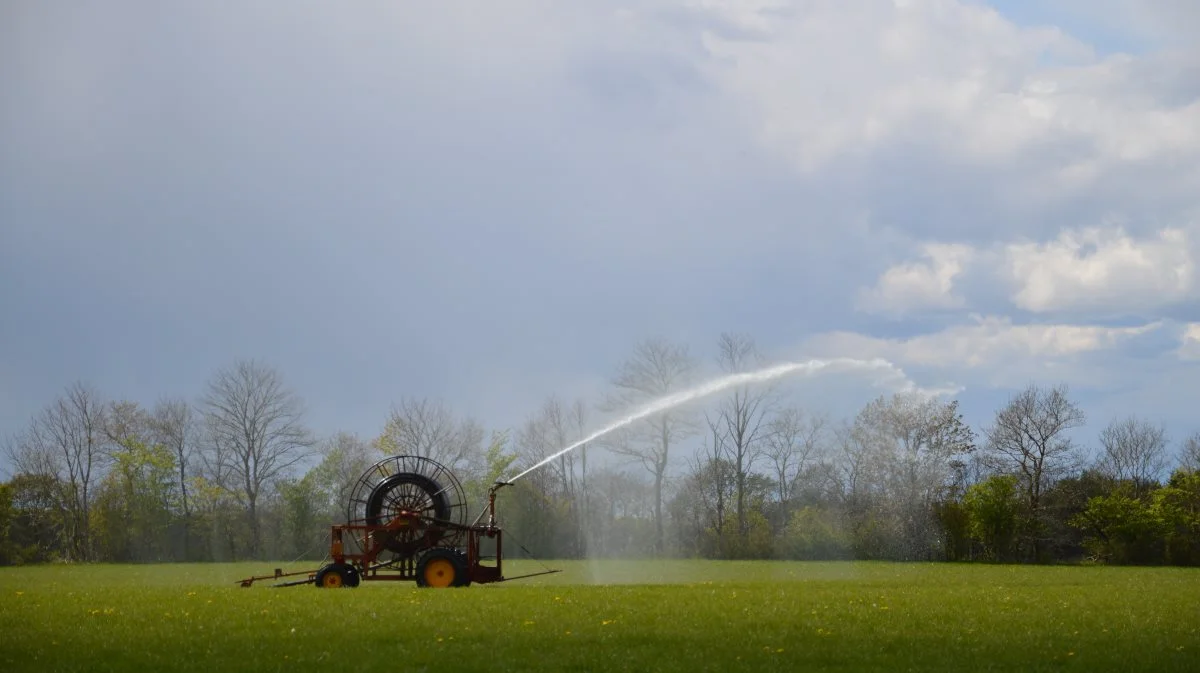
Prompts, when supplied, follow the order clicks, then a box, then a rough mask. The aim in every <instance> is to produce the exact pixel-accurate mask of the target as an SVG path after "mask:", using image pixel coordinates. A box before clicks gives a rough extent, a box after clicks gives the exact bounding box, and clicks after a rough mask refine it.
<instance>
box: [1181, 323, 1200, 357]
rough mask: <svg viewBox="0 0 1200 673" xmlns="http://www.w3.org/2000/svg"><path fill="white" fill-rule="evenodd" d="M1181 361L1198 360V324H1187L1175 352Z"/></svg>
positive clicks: (1199, 326)
mask: <svg viewBox="0 0 1200 673" xmlns="http://www.w3.org/2000/svg"><path fill="white" fill-rule="evenodd" d="M1175 352H1176V354H1177V355H1178V356H1179V358H1180V359H1181V360H1200V322H1193V323H1188V324H1187V325H1186V326H1185V327H1184V331H1183V334H1181V335H1180V336H1179V348H1178V349H1177V350H1176V351H1175Z"/></svg>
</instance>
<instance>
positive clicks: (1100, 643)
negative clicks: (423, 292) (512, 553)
mask: <svg viewBox="0 0 1200 673" xmlns="http://www.w3.org/2000/svg"><path fill="white" fill-rule="evenodd" d="M551 565H553V566H554V567H559V568H563V569H564V572H562V573H560V574H556V575H549V576H545V577H539V578H532V579H527V580H519V581H514V582H509V583H502V584H496V585H487V586H478V585H477V586H472V587H469V588H465V589H417V588H415V587H414V586H413V585H411V584H407V583H399V584H397V583H383V582H376V583H370V582H365V583H363V585H362V586H361V587H359V588H357V589H336V590H319V589H315V588H313V587H311V586H298V587H291V588H285V589H274V588H270V587H269V584H270V582H267V583H263V584H262V585H261V586H260V585H255V586H254V587H251V588H248V589H244V588H240V587H238V586H236V585H235V584H234V582H235V580H237V579H240V578H242V577H245V576H248V575H251V574H260V573H269V572H271V569H272V568H273V567H275V564H270V563H266V564H251V565H246V564H238V565H162V566H87V567H83V566H76V567H71V566H54V567H33V568H8V569H0V670H3V671H9V672H15V671H75V670H78V671H109V670H129V671H145V672H148V671H184V670H186V671H234V670H254V671H318V670H319V671H331V672H332V671H380V672H384V671H386V672H388V673H392V672H397V673H398V672H400V671H431V672H432V671H536V670H548V671H715V670H721V671H730V670H747V671H803V670H827V671H889V672H890V671H943V670H944V671H985V670H1004V671H1049V670H1055V671H1057V670H1078V671H1089V672H1095V671H1189V670H1190V671H1197V670H1200V572H1197V571H1194V570H1186V569H1173V568H1152V569H1135V568H1104V567H1084V568H1072V567H1015V566H983V565H973V566H970V565H945V564H929V565H926V564H888V563H768V562H762V563H756V562H745V563H742V562H679V561H666V562H637V563H635V562H602V563H584V562H578V563H557V564H551ZM288 567H289V569H297V570H299V569H303V568H304V566H303V565H298V566H288ZM536 569H537V568H536V567H534V566H531V565H522V564H518V563H512V564H506V574H508V575H510V576H512V575H516V574H519V573H521V572H529V571H532V570H536Z"/></svg>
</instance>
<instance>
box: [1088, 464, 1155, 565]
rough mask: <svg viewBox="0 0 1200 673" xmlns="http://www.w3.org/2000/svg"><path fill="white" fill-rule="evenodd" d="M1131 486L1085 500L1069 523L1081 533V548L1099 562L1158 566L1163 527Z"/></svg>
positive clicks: (1149, 505)
mask: <svg viewBox="0 0 1200 673" xmlns="http://www.w3.org/2000/svg"><path fill="white" fill-rule="evenodd" d="M1135 493H1136V490H1135V488H1134V487H1133V486H1132V484H1129V483H1124V484H1122V486H1121V487H1120V488H1118V489H1117V490H1116V491H1114V492H1113V493H1110V494H1109V495H1102V496H1097V497H1094V498H1091V499H1090V500H1088V504H1087V507H1086V508H1085V509H1084V510H1083V512H1081V513H1080V514H1079V515H1077V516H1076V517H1075V518H1074V519H1073V520H1072V523H1074V524H1075V525H1076V526H1078V527H1079V528H1081V529H1083V530H1084V531H1085V537H1084V545H1085V546H1086V547H1087V548H1088V549H1089V550H1090V551H1091V552H1092V553H1093V554H1094V555H1095V556H1096V557H1097V558H1098V559H1100V560H1102V561H1105V562H1109V563H1115V564H1122V565H1125V564H1154V563H1161V562H1162V560H1163V558H1164V555H1163V551H1164V550H1163V538H1164V533H1166V526H1165V525H1164V522H1163V520H1162V518H1161V517H1160V516H1159V512H1157V511H1156V510H1155V508H1154V507H1152V506H1151V504H1150V503H1149V502H1147V501H1146V500H1144V499H1142V498H1138V497H1137V496H1136V495H1135Z"/></svg>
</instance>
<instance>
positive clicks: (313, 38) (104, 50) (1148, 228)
mask: <svg viewBox="0 0 1200 673" xmlns="http://www.w3.org/2000/svg"><path fill="white" fill-rule="evenodd" d="M1047 1H1048V2H1051V3H1054V5H1055V9H1056V11H1058V10H1061V11H1062V12H1064V13H1065V12H1067V9H1070V11H1071V12H1074V11H1078V12H1079V13H1080V15H1081V16H1084V17H1085V18H1087V19H1088V21H1082V22H1077V23H1074V24H1071V23H1063V24H1062V27H1061V28H1058V27H1054V26H1050V25H1041V24H1039V22H1038V21H1017V20H1015V19H1013V18H1012V14H1013V11H1012V8H1011V7H1007V6H1004V5H998V6H997V7H998V9H993V8H990V7H987V6H985V5H984V4H983V3H979V2H974V1H971V2H956V1H953V0H907V1H899V0H897V1H892V0H862V1H856V2H839V1H834V0H811V1H808V0H806V1H804V2H799V1H796V2H785V1H782V0H778V1H767V0H760V1H753V2H741V1H737V0H695V1H687V0H677V1H675V0H673V1H671V2H665V1H658V0H646V1H645V2H636V3H635V2H621V3H617V4H616V5H613V4H611V3H603V4H601V3H550V4H547V3H544V2H529V1H524V0H514V2H509V3H505V4H504V5H503V6H501V5H498V4H496V3H473V4H471V5H469V6H464V5H461V4H450V3H425V4H421V5H413V6H409V5H405V6H404V7H403V8H399V7H397V6H396V5H395V4H394V3H380V2H375V3H364V4H361V5H357V6H356V7H355V8H354V9H353V10H347V9H346V8H345V7H340V6H339V7H336V8H331V7H328V6H325V5H322V4H320V3H313V2H300V3H288V5H287V11H284V12H280V11H279V10H278V9H277V8H274V7H270V6H266V7H264V6H256V7H253V8H244V9H243V10H241V11H239V12H237V13H230V12H229V11H227V10H225V9H219V8H212V7H209V6H205V5H196V6H193V7H191V8H188V9H185V10H172V14H171V15H169V16H168V15H167V14H166V13H165V11H164V10H160V9H154V8H153V7H141V8H138V9H136V10H122V9H112V8H87V7H85V8H80V9H79V10H77V11H75V13H74V14H73V15H72V17H73V19H72V20H71V21H64V20H63V16H62V15H61V13H59V12H56V11H55V10H52V9H48V8H47V7H46V6H44V5H42V4H36V3H28V4H27V5H26V6H25V8H24V9H22V10H21V11H20V12H13V13H10V14H12V15H13V17H14V18H13V20H11V21H0V79H3V81H5V83H6V85H7V87H6V91H7V92H8V93H9V94H10V95H8V96H6V97H4V99H3V100H2V101H0V221H3V222H5V223H6V224H7V223H11V226H10V227H8V228H6V229H5V230H4V231H3V233H2V234H0V235H2V236H3V239H4V240H3V245H0V287H4V288H18V289H17V290H16V291H15V292H13V293H10V295H8V296H4V297H3V298H2V299H3V300H4V305H5V309H6V310H5V316H6V318H8V319H6V320H3V321H0V342H4V343H5V344H6V346H7V350H6V355H4V356H0V371H3V372H4V377H2V378H0V398H6V399H10V400H15V401H16V404H14V405H0V407H3V408H2V409H0V435H2V434H4V432H6V431H8V430H9V429H11V428H14V427H16V426H18V425H19V424H21V423H23V422H24V420H25V419H26V418H27V416H28V413H30V412H32V411H33V410H34V409H36V407H37V406H39V405H40V404H42V403H44V402H45V401H48V400H49V399H51V397H52V395H53V394H55V393H56V392H57V389H58V388H59V387H60V386H62V385H65V384H67V383H69V382H70V381H72V380H74V379H75V378H77V377H80V378H85V379H87V380H89V381H91V382H94V383H95V384H96V385H98V386H99V387H100V388H102V389H105V390H106V391H109V392H111V394H112V395H113V396H121V397H130V398H136V399H143V400H153V399H154V398H155V397H156V396H157V395H158V394H159V393H160V392H162V391H170V392H177V393H179V394H187V395H190V394H193V393H194V392H196V391H197V390H198V388H199V387H200V385H201V384H202V382H203V381H204V379H205V378H207V376H209V375H210V374H211V370H212V369H213V368H214V367H216V366H220V365H222V364H224V363H227V362H229V361H231V360H232V359H234V358H237V357H250V356H262V355H266V356H270V357H271V359H272V361H273V362H276V363H277V364H278V365H279V367H280V368H281V371H282V372H283V373H284V375H285V376H286V377H287V378H288V380H289V381H295V382H296V385H297V387H299V388H300V389H301V390H300V392H301V393H302V394H304V395H305V396H306V398H307V399H308V400H309V402H310V406H311V407H312V409H314V424H315V425H317V426H318V428H319V429H321V430H323V431H324V430H332V429H339V428H350V429H354V430H358V431H360V432H363V433H364V434H365V433H372V432H376V431H377V430H378V424H379V423H380V422H381V418H382V417H381V413H382V412H384V411H386V407H387V405H388V403H389V402H390V401H391V400H393V399H395V398H398V397H399V396H400V395H418V396H419V395H433V396H439V397H443V398H446V399H448V400H451V401H452V402H453V403H454V404H455V405H457V406H458V407H459V408H461V409H462V410H463V411H465V412H470V413H474V414H477V415H479V416H480V417H481V419H482V420H483V421H484V422H486V423H488V424H489V425H494V426H498V427H501V426H505V425H509V424H512V423H513V422H515V421H519V419H520V418H522V417H523V416H524V415H525V414H526V413H528V412H529V411H531V410H533V409H536V407H537V405H538V403H539V402H540V400H541V399H543V398H544V396H546V395H548V394H551V393H554V392H559V393H561V394H564V395H570V394H573V393H575V392H578V393H579V394H585V395H590V394H592V392H593V391H594V390H598V389H603V388H604V387H605V385H606V384H605V383H604V382H605V380H606V378H607V376H608V375H609V374H611V372H612V371H613V369H614V368H615V366H616V364H617V363H618V362H619V361H620V359H621V358H622V357H623V356H624V355H625V349H626V348H628V347H629V346H630V345H631V344H632V343H633V342H635V341H636V340H637V339H640V338H643V337H645V336H647V335H650V334H656V333H665V334H666V335H668V336H670V337H672V338H678V339H681V340H686V341H688V342H690V343H691V344H692V345H693V347H694V348H695V349H696V350H697V351H699V352H701V354H702V356H704V357H707V355H704V354H703V352H704V351H705V350H706V346H707V345H708V344H711V342H712V341H713V340H714V339H715V335H717V334H719V333H720V332H721V331H723V330H740V331H745V332H748V333H750V334H753V335H754V336H755V337H756V338H758V339H759V340H760V342H762V343H763V344H764V345H767V344H773V345H776V346H778V345H781V344H794V343H796V342H804V343H806V344H808V345H811V346H812V347H813V348H814V349H816V350H820V349H824V350H826V351H829V352H831V353H837V354H844V355H847V356H851V357H864V356H866V357H876V356H878V357H886V358H888V359H889V360H891V361H894V362H896V363H897V364H898V365H899V366H900V367H902V368H903V376H902V377H901V378H897V379H896V381H897V384H896V385H897V386H903V385H906V384H905V383H904V382H905V381H908V382H915V383H913V385H918V384H919V385H920V386H926V387H939V388H940V387H951V388H953V387H955V386H967V385H977V384H987V385H1001V384H1008V383H1012V382H1016V383H1017V384H1020V383H1023V379H1024V378H1025V377H1028V376H1031V375H1044V376H1058V375H1063V376H1073V377H1091V379H1092V380H1100V379H1104V380H1118V379H1121V378H1123V377H1127V375H1128V374H1129V372H1130V369H1128V367H1127V366H1126V365H1127V364H1128V362H1129V360H1128V358H1129V357H1132V356H1131V355H1130V353H1131V352H1135V351H1139V349H1141V350H1144V351H1145V350H1154V349H1159V348H1160V347H1161V348H1177V347H1180V346H1187V345H1188V344H1190V343H1192V342H1191V341H1187V340H1185V341H1172V343H1171V344H1170V345H1169V346H1163V345H1162V344H1161V343H1159V342H1158V341H1155V340H1156V339H1166V338H1169V339H1172V340H1175V339H1177V338H1183V337H1181V336H1179V334H1175V333H1171V334H1170V335H1168V336H1164V335H1166V334H1167V333H1168V332H1171V331H1172V329H1174V328H1173V327H1170V325H1169V324H1163V327H1158V328H1154V327H1153V326H1154V325H1157V324H1160V322H1161V320H1163V319H1164V316H1165V315H1166V314H1167V313H1168V312H1169V310H1170V309H1172V307H1174V310H1175V311H1176V312H1180V311H1181V308H1180V306H1181V304H1186V302H1187V301H1189V300H1191V299H1192V298H1194V296H1195V295H1194V294H1193V289H1194V285H1195V279H1194V271H1193V266H1192V265H1193V264H1194V261H1195V259H1196V257H1195V250H1193V248H1192V245H1193V243H1194V242H1195V241H1196V240H1197V237H1196V229H1195V225H1196V223H1197V215H1198V214H1200V196H1198V195H1197V193H1196V189H1195V185H1196V184H1200V117H1198V116H1197V115H1198V114H1200V59H1198V58H1197V53H1198V51H1197V49H1196V48H1195V45H1194V40H1192V41H1190V42H1189V41H1187V40H1183V41H1180V39H1181V38H1186V37H1188V35H1189V33H1188V30H1190V28H1189V27H1190V26H1192V25H1195V24H1194V22H1193V23H1188V22H1187V21H1188V20H1189V19H1191V18H1195V17H1196V13H1195V12H1196V11H1197V8H1198V7H1200V3H1194V2H1186V1H1185V0H1177V1H1175V2H1171V1H1170V0H1149V1H1148V2H1145V3H1143V2H1141V1H1140V0H1138V1H1135V0H1098V1H1097V2H1095V3H1092V2H1083V0H1047ZM1068 5H1070V7H1068ZM1143 6H1144V10H1139V8H1142V7H1143ZM1134 10H1138V11H1141V15H1140V17H1135V16H1134V14H1133V13H1132V12H1134ZM180 11H183V12H184V13H183V14H180V13H179V12H180ZM1135 19H1136V20H1135ZM1101 23H1102V24H1105V25H1108V26H1111V27H1112V30H1113V31H1116V32H1119V33H1120V34H1121V39H1120V40H1116V39H1110V38H1109V37H1108V36H1104V35H1099V34H1089V33H1088V32H1087V30H1086V29H1080V27H1081V26H1082V27H1084V28H1088V27H1091V26H1093V25H1097V24H1101ZM1135 24H1136V25H1135ZM1193 32H1194V31H1193ZM1134 34H1136V39H1137V40H1138V41H1139V47H1138V49H1137V50H1129V52H1128V53H1120V52H1121V49H1120V48H1118V47H1119V46H1120V43H1122V42H1131V41H1132V38H1131V37H1129V36H1130V35H1134ZM114 45H119V46H116V47H114ZM1114 45H1118V46H1114ZM1167 45H1169V46H1170V47H1171V49H1169V50H1167V49H1163V47H1164V46H1167ZM148 55H153V57H148ZM1118 224H1119V225H1120V229H1118V228H1117V225H1118ZM1176 235H1182V236H1183V240H1182V242H1181V240H1180V239H1177V238H1172V236H1176ZM898 250H899V251H902V252H903V251H915V254H914V258H913V259H911V260H907V261H905V260H898V259H897V251H898ZM864 288H866V289H864ZM856 308H857V309H860V310H857V311H856V310H855V309H856ZM967 312H972V313H978V314H980V315H982V316H986V317H978V318H971V317H969V316H968V315H965V314H966V313H967ZM1031 312H1032V313H1035V314H1036V315H1035V317H1034V318H1029V317H1028V315H1027V314H1028V313H1031ZM1064 313H1069V314H1070V315H1063V314H1064ZM1131 313H1132V314H1137V316H1138V321H1139V322H1138V325H1139V326H1135V327H1130V326H1128V325H1121V326H1114V325H1111V324H1108V322H1111V317H1110V316H1111V315H1113V314H1121V315H1123V316H1124V317H1126V318H1127V317H1128V315H1129V314H1131ZM1009 314H1013V315H1011V316H1010V315H1009ZM878 315H887V316H891V317H900V318H903V320H890V321H882V320H879V319H878V318H877V316H878ZM1098 316H1105V319H1103V320H1102V319H1100V317H1098ZM1181 329H1182V328H1181ZM1138 330H1145V331H1138ZM1183 333H1184V331H1180V334H1183ZM818 347H820V348H818ZM1188 348H1190V346H1188ZM1154 352H1155V353H1156V354H1157V352H1158V351H1157V350H1154ZM1181 352H1188V353H1190V352H1192V351H1191V350H1187V349H1183V350H1182V351H1181ZM1172 362H1173V364H1178V360H1177V358H1176V356H1172ZM1130 380H1131V381H1132V380H1135V379H1130ZM1136 380H1139V381H1140V379H1136ZM822 381H823V383H822V385H821V386H820V387H818V388H816V389H814V396H815V398H814V399H815V400H816V401H817V402H820V401H821V400H820V398H821V397H822V395H824V392H825V391H826V390H827V388H826V387H825V386H826V384H827V383H828V381H826V380H825V379H823V380H822ZM1178 381H1179V382H1178V384H1177V385H1178V386H1180V387H1179V391H1180V396H1181V397H1187V396H1188V395H1192V396H1193V397H1194V392H1195V389H1194V388H1187V387H1186V385H1187V384H1186V382H1184V380H1183V379H1182V378H1181V379H1179V380H1178ZM859 383H861V381H860V382H859ZM847 385H849V384H847ZM1130 385H1134V384H1132V383H1131V384H1130ZM872 390H874V389H872ZM864 394H866V393H864V391H863V389H862V387H861V386H859V387H857V388H853V389H847V391H846V395H845V399H847V400H851V401H856V400H861V398H862V395H864Z"/></svg>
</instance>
